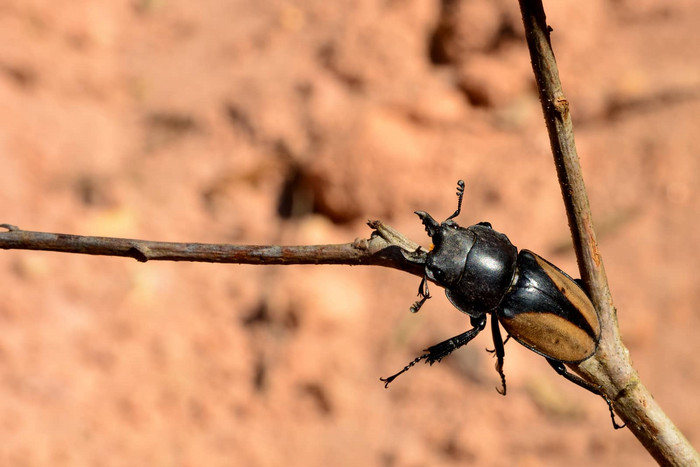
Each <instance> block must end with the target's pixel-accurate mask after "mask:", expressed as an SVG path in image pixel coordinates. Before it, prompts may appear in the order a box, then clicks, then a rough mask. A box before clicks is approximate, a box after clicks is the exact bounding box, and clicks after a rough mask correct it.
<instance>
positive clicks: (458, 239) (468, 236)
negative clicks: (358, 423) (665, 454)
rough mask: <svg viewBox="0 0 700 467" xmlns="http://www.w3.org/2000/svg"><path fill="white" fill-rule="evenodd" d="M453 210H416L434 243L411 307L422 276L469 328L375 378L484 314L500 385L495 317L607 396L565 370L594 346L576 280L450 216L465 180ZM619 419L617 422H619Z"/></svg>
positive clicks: (592, 322)
mask: <svg viewBox="0 0 700 467" xmlns="http://www.w3.org/2000/svg"><path fill="white" fill-rule="evenodd" d="M457 190H458V191H457V196H458V203H457V210H456V211H455V212H454V214H452V215H451V216H450V217H448V218H447V219H446V220H445V221H444V222H443V223H441V224H439V223H438V222H437V221H435V219H433V218H432V217H431V216H430V214H428V213H427V212H423V211H416V214H417V215H418V217H420V218H421V220H422V222H423V224H424V225H425V229H426V231H427V233H428V236H429V237H430V238H431V239H432V241H433V248H432V249H431V251H430V252H429V253H428V254H427V259H426V264H425V276H424V277H423V280H422V281H421V284H420V287H419V289H418V295H419V296H420V297H421V298H420V300H418V301H417V302H416V303H414V304H413V306H412V307H411V311H412V312H414V313H415V312H417V311H418V310H419V309H420V308H421V306H422V305H423V304H424V303H425V301H426V300H427V299H428V298H430V293H429V290H428V280H431V281H433V282H435V283H437V284H438V285H440V286H442V287H444V288H445V294H446V295H447V298H448V299H449V300H450V302H452V304H453V305H454V306H455V307H456V308H457V309H458V310H459V311H461V312H463V313H466V314H467V315H469V317H470V320H471V324H472V329H469V330H468V331H466V332H463V333H462V334H459V335H457V336H455V337H453V338H451V339H448V340H446V341H444V342H440V343H439V344H436V345H433V346H432V347H429V348H428V349H427V353H426V354H424V355H421V356H420V357H418V358H416V359H415V360H413V361H412V362H411V363H409V364H408V365H407V366H406V367H405V368H404V369H403V370H401V371H400V372H398V373H396V374H395V375H393V376H390V377H388V378H382V381H384V382H385V383H386V384H385V386H388V385H389V383H391V382H392V381H393V380H394V379H396V377H397V376H399V375H400V374H402V373H404V372H406V371H408V369H410V368H411V367H412V366H414V365H415V364H416V363H418V362H420V361H421V360H425V361H426V362H427V363H430V364H431V365H432V364H433V363H435V362H439V361H440V360H441V359H442V358H444V357H446V356H447V355H449V354H450V353H451V352H452V351H454V350H456V349H458V348H460V347H462V346H463V345H465V344H467V343H468V342H469V341H471V340H472V339H474V337H476V336H477V334H479V333H480V332H481V331H482V330H484V328H485V327H486V317H487V316H488V315H491V333H492V335H493V342H494V350H493V352H495V354H496V358H497V361H496V370H497V371H498V374H499V375H500V377H501V384H502V389H500V390H498V392H499V393H501V394H503V395H505V393H506V379H505V374H504V373H503V359H504V356H505V349H504V341H503V338H502V336H501V331H500V328H499V325H498V323H499V322H500V323H501V325H502V326H503V328H504V329H505V330H506V332H507V333H508V338H511V337H512V338H513V339H515V340H516V341H518V342H519V343H520V344H522V345H524V346H525V347H527V348H529V349H531V350H533V351H534V352H537V353H538V354H540V355H542V356H543V357H545V359H546V360H547V362H549V364H550V365H551V366H552V367H553V368H554V369H555V370H556V372H557V373H559V374H560V375H562V376H563V377H564V378H566V379H568V380H569V381H571V382H572V383H575V384H577V385H579V386H581V387H582V388H585V389H587V390H589V391H591V392H592V393H594V394H598V395H600V396H602V397H603V398H604V399H605V401H606V402H607V404H608V407H609V408H610V415H611V417H612V419H613V426H614V427H615V428H622V426H620V425H618V424H617V423H616V422H615V417H614V414H613V409H612V405H611V403H610V401H609V400H608V398H607V397H606V396H605V395H604V394H603V393H602V392H601V390H600V388H599V387H598V386H595V385H593V384H591V383H589V382H587V381H585V380H583V379H582V378H580V377H579V376H577V375H575V374H572V373H569V372H568V371H567V369H566V367H565V366H564V364H565V363H579V362H581V361H583V360H586V359H587V358H589V357H591V356H592V355H593V354H594V353H595V352H596V350H597V348H598V342H599V339H600V321H599V319H598V314H597V313H596V310H595V308H594V306H593V304H592V303H591V301H590V299H589V298H588V296H587V295H586V293H585V292H584V291H583V289H582V288H581V286H579V284H578V283H577V282H576V281H574V280H573V279H572V278H571V277H569V276H568V275H567V274H566V273H565V272H563V271H562V270H560V269H559V268H557V267H556V266H554V265H553V264H551V263H550V262H548V261H546V260H545V259H543V258H541V257H540V256H538V255H536V254H535V253H533V252H531V251H529V250H521V251H520V252H518V249H517V248H516V247H515V246H514V245H513V244H512V243H511V242H510V240H508V237H506V236H505V235H504V234H502V233H499V232H497V231H495V230H493V229H492V228H491V224H489V223H488V222H480V223H478V224H475V225H472V226H470V227H466V228H464V227H461V226H459V225H458V224H457V223H456V222H455V221H454V220H453V219H454V218H455V217H457V216H458V215H459V213H460V211H461V207H462V198H463V196H464V182H463V181H462V180H460V181H459V182H458V187H457ZM623 426H624V425H623Z"/></svg>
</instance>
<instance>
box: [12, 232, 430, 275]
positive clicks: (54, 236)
mask: <svg viewBox="0 0 700 467" xmlns="http://www.w3.org/2000/svg"><path fill="white" fill-rule="evenodd" d="M368 225H369V226H370V227H371V228H372V229H373V232H372V235H371V236H370V238H369V239H358V240H355V241H354V242H352V243H343V244H336V245H301V246H278V245H228V244H213V243H177V242H156V241H150V240H137V239H131V238H114V237H94V236H85V235H71V234H63V233H48V232H34V231H29V230H22V229H20V228H18V227H16V226H14V225H11V224H0V227H2V228H4V229H7V230H6V231H4V232H0V248H2V249H5V250H43V251H56V252H62V253H77V254H83V255H100V256H122V257H129V258H134V259H136V260H137V261H141V262H146V261H196V262H207V263H238V264H286V265H289V264H344V265H355V266H359V265H370V266H384V267H390V268H394V269H399V270H402V271H406V272H408V273H411V274H415V275H417V276H422V275H423V274H424V265H425V255H426V253H427V252H426V251H425V250H423V249H421V248H420V246H419V245H418V244H416V243H414V242H412V241H411V240H409V239H408V238H406V237H405V236H404V235H403V234H401V233H400V232H398V231H397V230H395V229H394V228H392V227H391V226H388V225H386V224H384V223H382V222H381V221H370V222H368Z"/></svg>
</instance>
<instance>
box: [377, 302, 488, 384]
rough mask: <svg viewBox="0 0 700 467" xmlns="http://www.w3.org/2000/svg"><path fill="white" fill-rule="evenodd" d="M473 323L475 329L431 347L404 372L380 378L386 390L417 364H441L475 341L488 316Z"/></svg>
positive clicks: (474, 320) (405, 368)
mask: <svg viewBox="0 0 700 467" xmlns="http://www.w3.org/2000/svg"><path fill="white" fill-rule="evenodd" d="M471 323H472V326H474V328H473V329H470V330H469V331H466V332H463V333H462V334H460V335H458V336H455V337H453V338H451V339H447V340H446V341H443V342H440V343H439V344H435V345H433V346H431V347H428V348H427V349H426V350H427V351H428V353H426V354H423V355H421V356H420V357H417V358H416V359H415V360H413V361H412V362H411V363H409V364H408V365H406V366H405V367H404V368H403V370H401V371H399V372H398V373H396V374H395V375H392V376H389V377H388V378H379V380H380V381H382V382H384V383H385V384H384V387H385V388H388V387H389V383H391V382H392V381H394V380H395V379H396V378H397V377H398V376H399V375H400V374H403V373H405V372H407V371H408V370H410V369H411V367H413V366H414V365H415V364H416V363H418V362H420V361H421V360H425V361H426V363H430V364H431V365H432V364H433V363H435V362H439V361H440V360H442V359H443V358H445V357H446V356H448V355H449V354H451V353H452V352H453V351H455V350H457V349H458V348H460V347H462V346H463V345H466V344H467V343H468V342H469V341H471V340H472V339H474V338H475V337H476V336H477V334H479V333H480V332H481V331H483V330H484V328H485V327H486V314H484V315H482V316H480V317H478V318H472V319H471Z"/></svg>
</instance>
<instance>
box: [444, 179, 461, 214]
mask: <svg viewBox="0 0 700 467" xmlns="http://www.w3.org/2000/svg"><path fill="white" fill-rule="evenodd" d="M462 198H464V180H457V210H456V211H455V212H454V214H452V215H451V216H450V217H448V218H447V219H445V220H446V221H449V220H450V219H454V218H455V217H457V216H459V213H460V212H461V211H462Z"/></svg>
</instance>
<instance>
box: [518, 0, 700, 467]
mask: <svg viewBox="0 0 700 467" xmlns="http://www.w3.org/2000/svg"><path fill="white" fill-rule="evenodd" d="M520 10H521V13H522V16H523V23H524V25H525V33H526V37H527V44H528V48H529V49H530V58H531V60H532V68H533V71H534V73H535V77H536V80H537V87H538V89H539V93H540V101H541V102H542V109H543V112H544V116H545V121H546V124H547V130H548V133H549V139H550V143H551V146H552V152H553V154H554V163H555V165H556V168H557V175H558V177H559V184H560V186H561V190H562V195H563V197H564V204H565V206H566V212H567V216H568V218H569V227H570V228H571V234H572V237H573V241H574V247H575V249H576V258H577V260H578V265H579V270H580V272H581V278H582V279H583V282H584V284H585V286H586V288H587V290H588V293H589V296H590V297H591V300H592V302H593V304H594V305H595V307H596V309H597V310H598V314H599V317H600V320H601V325H602V335H601V340H600V345H599V347H598V351H597V352H596V353H595V355H594V356H593V357H591V358H590V359H588V360H586V361H584V362H582V363H580V364H578V365H570V366H571V368H572V369H573V370H574V371H575V372H576V373H578V374H580V375H581V376H582V377H583V378H585V379H586V380H588V381H590V382H593V383H595V384H597V385H599V386H600V388H601V390H602V391H603V392H604V393H605V395H606V396H607V397H608V398H609V399H610V400H611V401H612V402H613V405H614V407H615V411H616V412H617V413H618V415H619V416H620V418H622V419H623V420H624V421H625V422H626V423H627V426H628V427H629V429H630V430H631V431H632V433H634V435H635V436H636V437H637V439H639V441H640V442H641V443H642V444H643V445H644V447H645V448H646V449H647V451H649V453H650V454H651V455H652V456H653V457H654V459H656V461H657V462H659V463H660V464H662V465H677V466H689V465H700V456H698V453H697V451H695V449H693V447H692V446H691V445H690V443H689V442H688V440H687V439H686V438H685V437H684V436H683V435H682V434H681V433H680V431H678V429H677V428H676V427H675V425H674V424H673V422H671V420H670V419H669V418H668V417H667V416H666V414H665V413H664V412H663V411H662V410H661V408H660V407H659V405H658V404H657V403H656V401H655V400H654V399H653V397H652V396H651V394H650V393H649V391H648V390H647V388H646V387H645V386H644V385H643V384H642V382H641V381H640V379H639V375H638V374H637V372H636V371H635V369H634V368H633V367H632V364H631V361H630V359H629V351H628V350H627V348H625V346H624V345H623V344H622V341H621V340H620V332H619V328H618V325H617V313H616V310H615V307H614V306H613V301H612V296H611V294H610V289H609V287H608V281H607V277H606V275H605V268H604V267H603V259H602V257H601V255H600V251H599V250H598V244H597V242H596V236H595V232H594V230H593V222H592V216H591V210H590V206H589V204H588V195H587V194H586V188H585V186H584V183H583V176H582V174H581V166H580V164H579V159H578V154H577V153H576V145H575V142H574V132H573V125H572V122H571V116H570V114H569V103H568V101H567V100H566V98H565V97H564V93H563V91H562V88H561V83H560V81H559V72H558V70H557V65H556V61H555V59H554V53H553V51H552V47H551V43H550V41H549V33H550V29H549V28H548V26H547V22H546V18H545V13H544V7H543V6H542V2H541V0H520Z"/></svg>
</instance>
